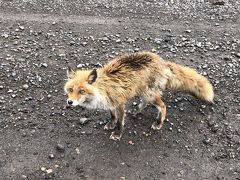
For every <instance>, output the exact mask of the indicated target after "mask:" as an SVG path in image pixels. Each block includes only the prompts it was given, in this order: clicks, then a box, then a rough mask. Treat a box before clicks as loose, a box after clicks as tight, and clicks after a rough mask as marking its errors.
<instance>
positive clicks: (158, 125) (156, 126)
mask: <svg viewBox="0 0 240 180" xmlns="http://www.w3.org/2000/svg"><path fill="white" fill-rule="evenodd" d="M161 128H162V124H161V123H160V124H158V123H157V122H154V123H153V124H152V126H151V129H153V130H159V129H161Z"/></svg>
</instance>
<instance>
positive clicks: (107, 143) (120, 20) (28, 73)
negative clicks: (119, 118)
mask: <svg viewBox="0 0 240 180" xmlns="http://www.w3.org/2000/svg"><path fill="white" fill-rule="evenodd" d="M239 12H240V3H239V2H234V1H230V0H229V1H226V3H225V4H224V5H222V6H214V5H211V4H210V3H208V2H205V1H191V2H190V1H188V0H184V1H182V3H181V4H180V3H179V1H176V2H175V1H160V2H158V1H142V0H140V1H131V2H128V1H124V0H123V1H109V0H104V1H101V3H100V2H99V1H97V0H91V1H88V2H83V1H80V0H76V1H74V0H70V1H67V0H57V1H47V0H41V1H34V0H27V1H14V0H0V180H12V179H13V180H15V179H16V180H20V179H30V180H38V179H57V180H59V179H62V180H68V179H69V180H75V179H126V180H128V179H166V180H169V179H186V180H188V179H199V180H202V179H217V180H220V179H239V178H240V103H239V102H240V98H239V97H240V90H239V89H240V73H239V68H240V49H239V48H240V21H239V19H240V14H239ZM140 50H150V51H153V52H156V53H158V54H159V55H160V56H162V57H163V58H164V59H167V60H172V61H174V62H177V63H180V64H183V65H187V66H190V67H193V68H196V69H197V70H198V72H200V73H201V74H203V75H204V76H206V77H208V78H209V80H210V81H211V83H212V84H213V86H214V89H215V93H216V96H215V104H213V105H212V104H208V103H205V102H202V101H200V100H198V99H196V98H195V97H192V96H191V95H187V94H184V93H171V92H166V93H165V95H164V96H163V99H164V101H165V102H166V104H167V107H168V109H167V122H166V123H165V124H164V126H163V128H162V129H161V130H160V131H159V132H156V131H153V130H150V126H151V124H152V122H153V121H154V118H155V116H156V114H157V111H156V109H154V107H152V106H148V107H147V108H146V109H145V110H144V111H143V113H142V114H139V115H137V116H134V115H133V114H132V113H131V110H132V109H133V108H134V107H135V105H136V104H137V103H138V99H134V100H132V101H131V102H130V103H129V105H128V107H127V109H126V111H127V117H126V125H125V131H124V135H123V137H122V140H121V141H120V142H115V141H112V140H110V139H109V136H110V133H111V132H108V131H105V130H103V126H104V124H105V123H106V122H107V121H108V120H109V118H110V114H109V113H108V112H106V111H101V110H86V109H83V108H81V107H78V108H67V107H66V96H65V94H64V91H63V85H64V83H65V79H66V67H67V66H68V65H71V66H78V67H86V68H90V67H98V66H101V65H102V64H104V63H105V62H107V61H108V60H109V59H111V58H112V57H114V56H116V55H118V54H121V53H123V52H134V51H140ZM85 120H87V121H85Z"/></svg>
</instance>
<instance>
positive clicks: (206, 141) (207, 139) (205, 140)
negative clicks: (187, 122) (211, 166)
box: [202, 138, 211, 145]
mask: <svg viewBox="0 0 240 180" xmlns="http://www.w3.org/2000/svg"><path fill="white" fill-rule="evenodd" d="M210 141H211V139H210V138H206V139H203V140H202V142H203V143H204V144H205V145H208V144H209V143H210Z"/></svg>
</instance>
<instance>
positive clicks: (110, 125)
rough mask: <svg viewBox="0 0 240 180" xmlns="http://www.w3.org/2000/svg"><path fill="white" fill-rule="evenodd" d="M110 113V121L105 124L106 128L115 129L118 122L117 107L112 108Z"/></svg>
mask: <svg viewBox="0 0 240 180" xmlns="http://www.w3.org/2000/svg"><path fill="white" fill-rule="evenodd" d="M110 115H111V119H110V121H109V122H108V123H107V124H106V125H105V126H104V129H106V130H110V129H114V128H115V127H116V122H117V118H116V110H115V109H114V110H110Z"/></svg>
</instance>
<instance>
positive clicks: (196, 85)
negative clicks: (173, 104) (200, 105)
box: [167, 62, 214, 102]
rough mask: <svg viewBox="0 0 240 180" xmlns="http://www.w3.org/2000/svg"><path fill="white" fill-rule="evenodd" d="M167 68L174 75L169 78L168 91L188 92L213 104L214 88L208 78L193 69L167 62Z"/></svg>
mask: <svg viewBox="0 0 240 180" xmlns="http://www.w3.org/2000/svg"><path fill="white" fill-rule="evenodd" d="M167 66H168V67H169V68H170V70H171V72H172V74H173V75H172V76H171V77H169V81H168V85H167V88H168V89H170V90H182V91H186V92H189V93H191V94H193V95H195V96H196V97H198V98H200V99H202V100H205V101H209V102H213V98H214V92H213V87H212V85H211V84H210V82H209V81H208V80H207V78H205V77H204V76H202V75H200V74H199V73H197V71H195V70H194V69H192V68H188V67H184V66H181V65H178V64H175V63H172V62H167Z"/></svg>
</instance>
